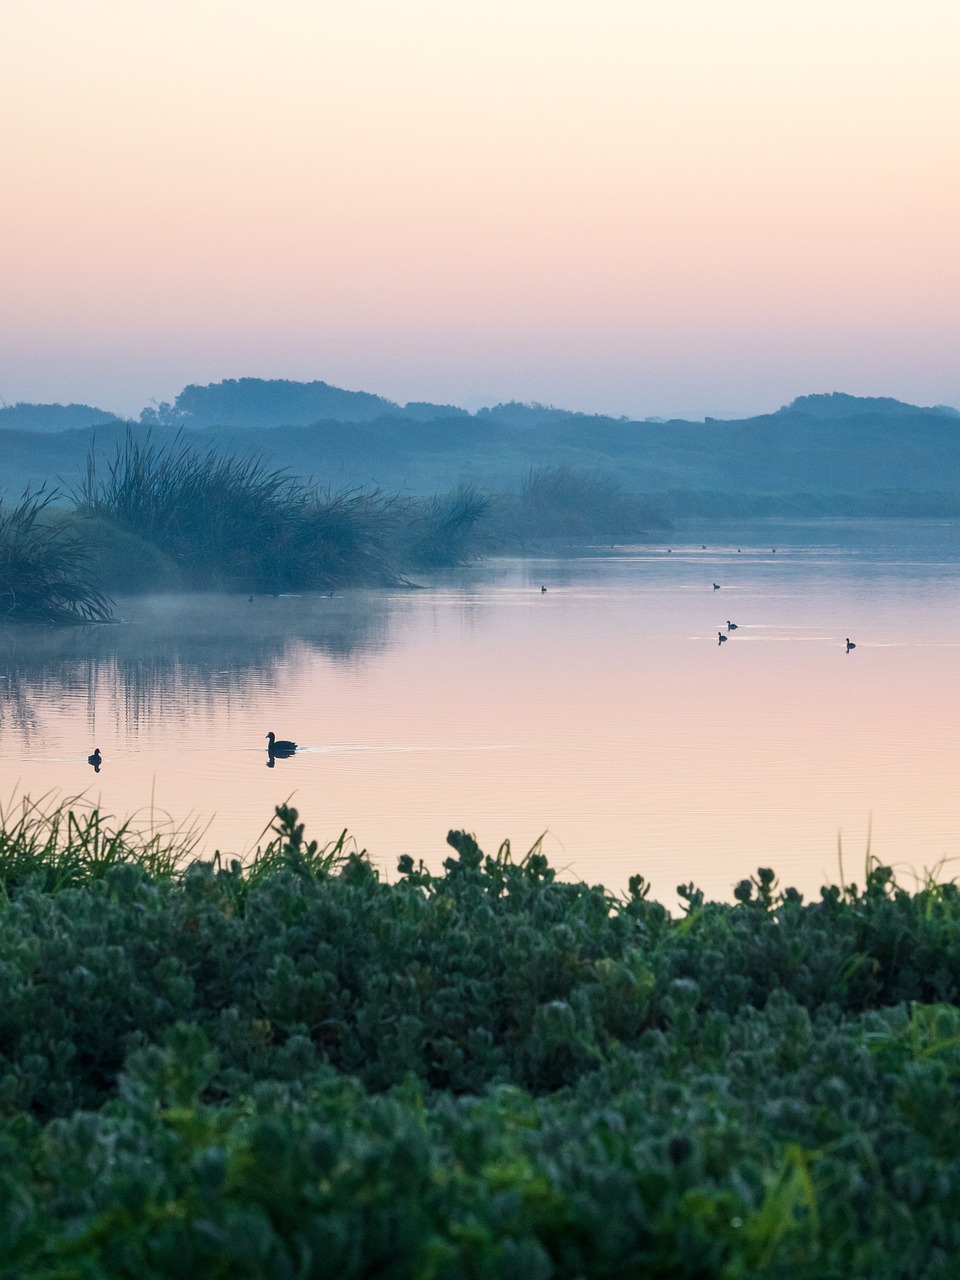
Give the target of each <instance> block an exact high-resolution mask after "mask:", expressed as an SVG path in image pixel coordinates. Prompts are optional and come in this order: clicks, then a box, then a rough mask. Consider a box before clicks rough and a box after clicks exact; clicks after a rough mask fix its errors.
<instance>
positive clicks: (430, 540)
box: [401, 481, 492, 569]
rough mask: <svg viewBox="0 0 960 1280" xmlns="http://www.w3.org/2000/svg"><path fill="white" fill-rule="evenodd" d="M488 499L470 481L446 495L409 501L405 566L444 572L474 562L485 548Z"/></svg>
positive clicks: (404, 553) (439, 494)
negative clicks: (445, 569) (446, 569)
mask: <svg viewBox="0 0 960 1280" xmlns="http://www.w3.org/2000/svg"><path fill="white" fill-rule="evenodd" d="M491 508H492V502H491V499H490V498H489V497H488V496H487V495H485V494H483V493H481V492H480V490H479V489H478V488H477V486H476V485H475V484H473V483H472V482H470V481H461V483H460V484H458V485H457V487H456V488H455V489H453V490H451V492H449V493H438V494H434V495H433V496H432V497H430V498H425V499H415V500H412V501H411V502H410V503H409V504H408V505H407V507H406V510H405V512H404V517H405V519H404V529H403V533H402V539H401V540H402V545H403V557H404V562H405V563H407V564H409V565H410V566H411V567H412V568H415V569H444V568H450V567H453V566H454V565H459V564H466V563H467V562H468V561H470V560H475V559H476V558H477V557H478V556H479V555H481V554H482V552H483V551H484V550H485V549H486V548H487V547H488V545H489V544H490V541H491V537H490V534H489V531H488V522H489V517H490V513H491Z"/></svg>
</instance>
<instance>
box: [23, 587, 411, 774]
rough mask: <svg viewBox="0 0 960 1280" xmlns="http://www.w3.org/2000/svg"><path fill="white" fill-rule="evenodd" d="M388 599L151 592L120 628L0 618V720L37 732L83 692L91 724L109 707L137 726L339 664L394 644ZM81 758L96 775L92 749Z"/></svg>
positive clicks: (130, 607) (128, 606)
mask: <svg viewBox="0 0 960 1280" xmlns="http://www.w3.org/2000/svg"><path fill="white" fill-rule="evenodd" d="M390 602H391V596H390V595H389V594H388V593H381V594H377V593H374V592H363V591H358V592H355V593H350V594H349V595H347V596H343V597H333V598H331V597H328V596H279V597H271V596H260V597H252V596H251V597H249V598H248V597H247V596H241V597H238V596H213V597H211V596H192V595H184V596H151V597H144V598H139V599H128V600H122V601H120V602H119V606H118V616H119V617H120V618H121V621H120V622H119V623H118V624H115V625H98V626H89V627H39V626H37V627H34V626H30V627H6V628H2V627H0V668H2V671H3V675H2V677H0V679H2V681H3V697H2V699H0V727H3V728H7V729H10V728H13V729H17V730H19V731H20V733H21V734H24V735H28V734H30V733H32V732H35V731H36V729H37V727H38V725H39V723H40V719H41V718H42V716H43V711H44V708H45V707H46V706H48V705H49V703H50V702H51V700H62V699H67V700H71V699H75V698H77V697H82V698H83V699H84V700H85V701H86V703H87V709H88V721H89V723H90V725H91V727H92V725H93V722H94V719H95V713H96V709H97V708H98V707H100V708H101V710H102V708H103V706H104V704H109V705H111V706H112V708H113V719H114V721H115V723H117V724H120V723H123V724H124V725H126V726H127V727H130V728H133V729H136V728H137V727H139V726H140V725H141V724H142V723H149V722H150V721H151V720H153V719H156V718H157V717H163V716H166V715H169V714H170V710H171V707H172V705H174V704H178V703H188V704H190V705H191V706H192V707H193V708H194V709H196V708H199V707H204V706H206V707H207V708H208V709H212V708H214V707H215V706H217V705H221V704H222V703H223V702H224V701H228V702H229V701H231V700H234V701H235V700H238V699H240V700H242V699H243V698H244V697H245V696H248V695H249V694H250V693H251V692H252V691H253V690H254V689H264V688H267V689H269V688H270V687H271V686H273V685H275V684H276V682H277V679H278V672H279V671H280V669H281V667H282V668H284V670H285V671H288V670H289V668H290V667H291V666H293V667H296V666H297V665H298V664H300V665H302V663H303V662H305V661H309V660H310V658H311V656H313V655H317V654H321V655H324V656H326V657H328V658H331V659H333V660H335V661H338V662H348V661H351V660H353V659H355V658H356V657H357V656H359V655H372V654H376V653H379V652H381V651H382V650H383V649H384V648H386V646H387V644H388V643H389V614H390V608H391V603H390ZM87 763H88V764H91V765H93V766H94V768H95V770H96V772H99V763H98V762H95V761H94V760H93V757H92V756H91V757H90V758H89V759H88V761H87Z"/></svg>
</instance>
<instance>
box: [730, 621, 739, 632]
mask: <svg viewBox="0 0 960 1280" xmlns="http://www.w3.org/2000/svg"><path fill="white" fill-rule="evenodd" d="M739 625H740V623H739V622H731V621H730V619H729V618H728V619H727V630H728V631H736V629H737V627H739Z"/></svg>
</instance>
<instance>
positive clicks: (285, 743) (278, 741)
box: [267, 730, 297, 756]
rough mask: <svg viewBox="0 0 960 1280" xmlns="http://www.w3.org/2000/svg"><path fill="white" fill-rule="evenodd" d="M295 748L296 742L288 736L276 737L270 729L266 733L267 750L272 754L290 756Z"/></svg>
mask: <svg viewBox="0 0 960 1280" xmlns="http://www.w3.org/2000/svg"><path fill="white" fill-rule="evenodd" d="M296 749H297V744H296V743H295V742H291V741H290V740H289V739H288V738H278V737H277V735H276V734H275V733H274V732H273V731H272V730H271V732H270V733H268V734H267V750H268V751H269V752H270V754H271V755H272V756H292V755H293V753H294V752H295V751H296Z"/></svg>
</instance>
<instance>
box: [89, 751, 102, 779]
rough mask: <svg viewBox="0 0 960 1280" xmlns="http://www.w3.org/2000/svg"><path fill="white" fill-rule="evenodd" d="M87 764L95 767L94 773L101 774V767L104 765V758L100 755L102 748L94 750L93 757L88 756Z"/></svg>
mask: <svg viewBox="0 0 960 1280" xmlns="http://www.w3.org/2000/svg"><path fill="white" fill-rule="evenodd" d="M87 764H92V765H93V771H94V773H99V772H100V766H101V765H102V764H103V756H102V755H101V754H100V748H99V747H94V748H93V755H90V756H87Z"/></svg>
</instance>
